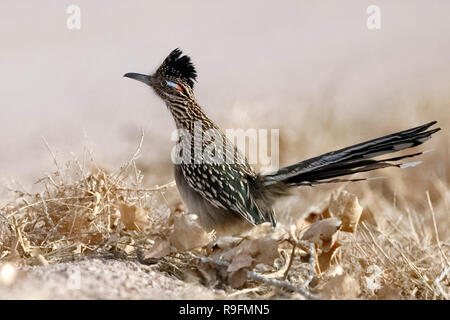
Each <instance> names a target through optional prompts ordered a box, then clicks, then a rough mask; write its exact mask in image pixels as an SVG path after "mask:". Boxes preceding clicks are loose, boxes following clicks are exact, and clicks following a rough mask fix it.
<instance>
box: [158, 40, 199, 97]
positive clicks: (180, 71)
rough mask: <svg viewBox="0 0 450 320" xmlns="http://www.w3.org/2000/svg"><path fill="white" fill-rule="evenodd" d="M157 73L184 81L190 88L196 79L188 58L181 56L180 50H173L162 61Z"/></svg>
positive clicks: (193, 68)
mask: <svg viewBox="0 0 450 320" xmlns="http://www.w3.org/2000/svg"><path fill="white" fill-rule="evenodd" d="M157 72H158V73H160V74H162V75H163V76H171V77H176V78H180V79H182V80H184V81H185V82H186V83H187V84H189V86H190V87H191V88H193V87H194V81H195V79H196V78H197V72H196V71H195V67H194V65H193V64H192V62H191V58H190V57H189V56H186V55H183V52H182V51H181V50H180V49H178V48H177V49H175V50H173V51H172V52H171V53H170V54H169V55H168V56H167V58H166V59H165V60H164V62H163V64H162V65H161V67H159V69H158V71H157Z"/></svg>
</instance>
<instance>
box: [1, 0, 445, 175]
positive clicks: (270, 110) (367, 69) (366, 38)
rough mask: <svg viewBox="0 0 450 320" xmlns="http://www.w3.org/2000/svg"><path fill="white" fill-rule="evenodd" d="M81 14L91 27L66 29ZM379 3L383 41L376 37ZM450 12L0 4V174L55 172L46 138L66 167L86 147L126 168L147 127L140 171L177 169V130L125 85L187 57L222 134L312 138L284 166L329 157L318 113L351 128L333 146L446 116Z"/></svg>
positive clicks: (323, 5)
mask: <svg viewBox="0 0 450 320" xmlns="http://www.w3.org/2000/svg"><path fill="white" fill-rule="evenodd" d="M70 4H76V5H78V6H79V7H80V8H81V30H72V31H71V30H68V29H67V28H66V19H67V17H68V14H67V13H66V9H67V7H68V6H69V5H70ZM371 4H376V5H378V6H380V7H381V30H377V31H374V30H368V29H367V27H366V19H367V16H368V15H367V13H366V8H367V7H368V6H369V5H371ZM449 12H450V2H449V1H360V0H359V1H320V2H319V1H298V0H297V1H276V2H275V1H245V2H243V1H222V2H219V1H171V2H168V1H81V0H77V1H70V2H69V1H56V0H55V1H48V0H41V1H12V0H11V1H8V0H2V1H1V3H0V41H1V50H0V70H1V73H0V104H1V107H0V135H1V138H0V150H1V153H0V175H1V177H2V179H11V178H17V179H22V180H25V181H32V179H36V178H38V177H40V176H42V173H43V172H44V171H46V170H47V171H49V170H52V160H51V156H50V154H49V152H48V150H47V149H46V147H45V145H44V143H43V141H42V137H45V139H46V140H47V141H48V143H49V144H50V146H51V148H52V149H53V150H54V151H55V152H56V153H57V155H58V157H59V158H61V159H64V158H67V157H70V152H74V153H75V154H77V155H79V154H80V153H81V152H82V149H83V145H85V144H86V143H87V144H88V145H89V146H90V147H92V149H93V150H94V152H95V156H96V158H97V160H98V162H99V163H102V164H103V165H105V166H107V167H111V168H116V167H117V166H119V165H120V164H122V163H123V162H124V161H126V159H127V158H128V157H129V156H130V155H131V154H132V152H133V151H134V149H135V147H136V145H137V144H138V141H139V135H140V133H139V130H140V128H143V129H144V130H145V131H146V138H145V143H144V148H143V158H142V159H141V163H142V164H143V165H144V163H146V162H147V163H148V164H149V168H147V169H148V170H150V171H151V168H152V167H151V166H152V164H155V168H156V166H157V163H167V162H168V161H169V160H170V155H169V152H170V149H171V144H172V142H171V141H170V134H171V132H172V130H173V129H174V125H173V120H172V119H171V117H170V115H169V113H168V112H167V110H166V107H165V105H164V104H163V103H162V101H160V100H159V98H157V97H156V96H155V95H154V94H153V93H152V92H151V91H150V90H149V89H147V88H145V87H144V86H143V85H142V84H140V83H137V82H135V81H131V80H129V79H124V78H122V75H123V74H124V73H126V72H141V73H145V72H153V71H154V70H155V68H156V67H157V66H158V65H159V64H160V63H161V62H162V60H163V59H164V57H165V56H166V55H167V54H168V53H169V52H170V51H171V50H172V49H174V48H176V47H180V48H181V49H182V50H183V51H184V52H185V53H187V54H189V55H191V56H192V58H193V61H194V63H195V64H196V66H197V70H198V74H199V77H198V83H197V84H196V95H197V98H198V100H199V102H200V104H201V105H202V106H204V108H205V109H206V111H207V113H208V114H209V115H210V116H211V117H212V118H213V119H215V120H217V122H218V123H219V125H221V126H223V127H227V128H234V127H238V128H244V129H246V128H280V137H281V138H282V139H285V140H287V141H289V136H290V135H292V134H296V133H298V132H302V129H303V128H305V130H308V132H307V134H305V137H306V138H307V141H305V142H304V145H305V146H308V147H305V148H301V147H300V146H292V145H291V146H290V147H291V148H290V149H288V148H286V151H283V149H282V150H281V151H280V152H281V153H282V154H281V159H280V160H281V164H286V162H288V159H289V160H291V159H294V158H298V160H301V159H302V158H304V157H307V156H314V155H317V153H316V154H312V151H311V150H314V151H315V152H325V151H329V150H327V148H329V145H328V142H327V144H325V143H323V144H322V142H323V141H325V140H326V139H327V138H329V137H330V133H327V132H326V130H319V129H318V130H312V129H314V128H315V127H314V118H310V117H308V116H304V115H305V114H308V112H309V111H311V110H312V111H313V112H312V113H313V114H314V112H315V113H316V114H318V116H323V117H325V118H326V119H328V121H330V123H333V126H334V127H338V128H342V136H341V137H340V138H339V139H338V141H337V142H336V144H337V145H336V147H343V146H345V145H347V144H351V143H356V142H358V141H359V140H361V139H363V138H374V137H376V136H379V135H382V134H387V133H390V132H391V131H392V130H400V129H406V128H405V127H404V126H405V125H408V126H414V125H418V124H421V123H423V122H427V121H430V120H435V119H434V118H435V117H436V115H438V116H439V115H441V114H442V116H443V117H447V114H448V107H447V105H446V101H450V100H448V97H449V93H448V92H449V89H450V85H449V84H450V59H449V57H450V37H449V35H450V19H449ZM443 101H444V102H443ZM428 107H430V108H433V111H432V116H431V115H430V116H429V117H428V116H427V109H426V108H428ZM317 110H318V111H319V113H317V112H316V111H317ZM417 110H419V111H420V112H418V111H417ZM424 110H425V112H423V111H424ZM307 111H308V112H307ZM400 118H401V119H402V121H403V122H402V124H401V127H399V126H398V125H396V121H397V120H398V119H400ZM322 120H323V119H322ZM436 120H440V119H436ZM354 121H360V122H362V125H361V126H359V127H358V128H357V129H355V128H353V126H352V125H348V124H349V123H353V122H354ZM322 123H323V121H322ZM366 124H367V126H366ZM374 128H375V129H376V130H375V129H374ZM321 129H323V127H321ZM352 129H353V131H352ZM331 134H332V135H333V136H334V135H335V133H331ZM323 136H325V137H323ZM442 136H443V137H446V138H445V139H444V140H441V141H444V143H445V142H447V145H448V136H447V135H445V134H443V135H442ZM441 139H442V138H441ZM446 139H447V140H446ZM327 141H328V140H327ZM281 146H283V144H281ZM292 150H294V151H295V154H294V151H292ZM310 151H311V152H310ZM283 152H284V153H283ZM283 154H285V155H283ZM287 155H289V157H288V156H287ZM168 178H170V176H169V175H168V176H167V177H166V176H163V177H161V176H160V180H165V179H168ZM155 182H161V181H157V179H156V180H155Z"/></svg>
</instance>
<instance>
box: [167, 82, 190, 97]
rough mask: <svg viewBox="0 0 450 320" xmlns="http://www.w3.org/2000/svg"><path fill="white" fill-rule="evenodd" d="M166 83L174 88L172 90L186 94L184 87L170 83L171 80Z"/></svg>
mask: <svg viewBox="0 0 450 320" xmlns="http://www.w3.org/2000/svg"><path fill="white" fill-rule="evenodd" d="M165 82H166V84H167V85H168V86H169V87H172V88H174V89H176V90H178V91H179V92H181V93H183V94H185V92H184V89H183V87H182V86H180V85H179V84H178V83H176V82H173V81H170V80H165Z"/></svg>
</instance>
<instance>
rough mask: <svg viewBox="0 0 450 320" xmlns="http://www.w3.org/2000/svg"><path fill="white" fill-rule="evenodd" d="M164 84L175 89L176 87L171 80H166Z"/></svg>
mask: <svg viewBox="0 0 450 320" xmlns="http://www.w3.org/2000/svg"><path fill="white" fill-rule="evenodd" d="M166 84H167V85H168V86H169V87H172V88H175V89H177V88H178V84H177V83H175V82H173V81H169V80H166Z"/></svg>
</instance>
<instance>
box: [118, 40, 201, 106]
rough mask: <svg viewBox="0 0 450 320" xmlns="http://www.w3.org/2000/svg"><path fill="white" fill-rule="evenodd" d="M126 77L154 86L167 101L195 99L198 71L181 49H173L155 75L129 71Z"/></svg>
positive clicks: (157, 92)
mask: <svg viewBox="0 0 450 320" xmlns="http://www.w3.org/2000/svg"><path fill="white" fill-rule="evenodd" d="M124 77H127V78H131V79H135V80H138V81H140V82H143V83H145V84H147V85H149V86H150V87H152V88H153V89H154V90H155V92H156V94H158V95H159V96H160V97H161V98H162V99H163V100H165V101H166V102H171V101H173V100H175V99H176V100H179V99H193V97H194V93H193V89H194V81H195V79H196V78H197V72H196V71H195V67H194V65H193V64H192V62H191V58H190V57H189V56H187V55H183V52H182V51H181V50H180V49H175V50H173V51H172V52H171V53H170V54H169V55H168V56H167V57H166V59H164V62H163V63H162V64H161V66H160V67H159V68H158V70H156V72H155V73H154V74H153V75H145V74H140V73H127V74H125V75H124Z"/></svg>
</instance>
